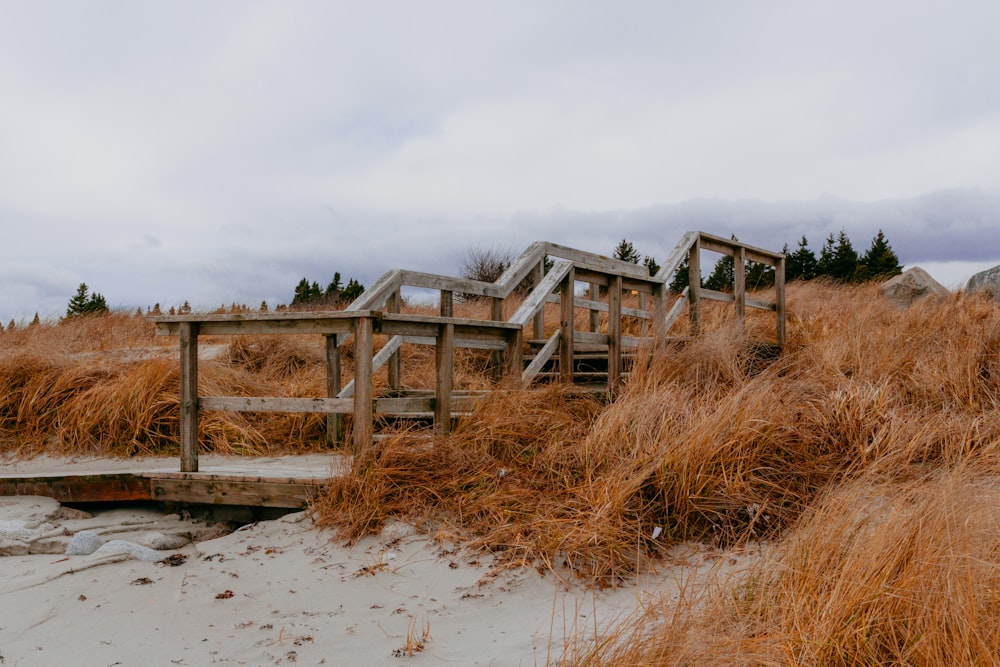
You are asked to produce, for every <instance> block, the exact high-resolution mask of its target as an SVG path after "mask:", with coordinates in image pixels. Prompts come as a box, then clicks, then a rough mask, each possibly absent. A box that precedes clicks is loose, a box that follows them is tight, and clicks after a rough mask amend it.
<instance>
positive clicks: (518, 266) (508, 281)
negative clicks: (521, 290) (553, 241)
mask: <svg viewBox="0 0 1000 667" xmlns="http://www.w3.org/2000/svg"><path fill="white" fill-rule="evenodd" d="M547 245H548V244H546V243H542V242H538V241H536V242H535V243H532V244H531V245H530V246H528V247H527V248H525V250H524V252H522V253H521V255H520V256H519V257H518V258H517V259H516V260H514V261H513V262H512V263H511V265H510V266H508V267H507V270H506V271H504V272H503V275H501V276H500V278H499V279H498V280H497V281H496V285H497V287H499V288H500V291H499V293H498V294H496V295H493V296H504V297H506V296H509V295H510V293H511V292H512V291H513V290H514V289H515V288H516V287H517V286H518V285H520V284H521V283H522V282H523V281H524V279H525V278H527V277H528V276H529V275H533V276H535V278H536V279H535V281H534V286H535V287H537V286H538V285H539V284H540V283H541V278H542V276H541V275H539V274H538V267H539V265H541V266H543V270H542V273H544V272H545V271H544V262H545V253H546V246H547Z"/></svg>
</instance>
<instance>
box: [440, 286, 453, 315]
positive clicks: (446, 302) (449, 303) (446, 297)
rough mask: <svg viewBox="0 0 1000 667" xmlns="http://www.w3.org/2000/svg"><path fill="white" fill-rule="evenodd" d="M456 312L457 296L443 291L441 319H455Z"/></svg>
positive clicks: (448, 291)
mask: <svg viewBox="0 0 1000 667" xmlns="http://www.w3.org/2000/svg"><path fill="white" fill-rule="evenodd" d="M454 312H455V295H454V293H453V292H451V291H450V290H445V289H443V290H441V317H453V315H452V313H454Z"/></svg>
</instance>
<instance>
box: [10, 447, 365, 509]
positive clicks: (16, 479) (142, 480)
mask: <svg viewBox="0 0 1000 667" xmlns="http://www.w3.org/2000/svg"><path fill="white" fill-rule="evenodd" d="M350 465H351V457H349V456H342V455H335V454H325V455H316V454H312V455H303V456H283V457H277V458H245V459H240V458H223V457H207V461H206V463H205V464H204V465H203V466H202V467H201V470H199V471H198V472H179V471H178V470H177V467H176V463H175V462H174V461H173V460H172V459H144V460H138V461H136V460H128V459H124V460H120V459H114V460H107V461H100V462H95V461H91V462H88V464H86V465H81V464H79V463H74V462H73V461H56V460H52V459H49V460H46V461H45V462H44V464H42V465H40V466H39V465H37V464H36V465H33V464H32V462H30V461H29V462H27V463H22V464H20V465H10V466H6V468H12V469H8V470H5V472H3V473H0V496H27V495H32V496H47V497H50V498H55V499H56V500H58V501H59V502H65V503H88V502H123V501H158V502H178V503H199V504H215V505H249V506H259V507H286V508H302V507H305V506H306V504H307V503H308V502H309V500H311V499H312V498H314V497H315V496H316V494H318V493H319V492H320V491H321V490H322V488H323V486H324V485H326V484H327V483H328V482H329V481H330V479H332V478H333V477H336V476H338V475H341V474H343V473H344V472H345V471H347V470H348V469H349V468H350Z"/></svg>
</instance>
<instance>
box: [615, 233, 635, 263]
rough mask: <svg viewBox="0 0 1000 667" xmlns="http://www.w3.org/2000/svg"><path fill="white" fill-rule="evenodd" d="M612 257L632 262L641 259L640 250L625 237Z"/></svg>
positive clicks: (616, 247)
mask: <svg viewBox="0 0 1000 667" xmlns="http://www.w3.org/2000/svg"><path fill="white" fill-rule="evenodd" d="M612 257H614V258H615V259H620V260H622V261H623V262H629V263H631V264H638V263H639V260H640V259H641V257H640V255H639V251H637V250H636V249H635V246H634V245H632V243H631V242H629V241H626V240H625V239H622V240H621V242H619V243H618V245H617V246H615V252H614V254H613V255H612Z"/></svg>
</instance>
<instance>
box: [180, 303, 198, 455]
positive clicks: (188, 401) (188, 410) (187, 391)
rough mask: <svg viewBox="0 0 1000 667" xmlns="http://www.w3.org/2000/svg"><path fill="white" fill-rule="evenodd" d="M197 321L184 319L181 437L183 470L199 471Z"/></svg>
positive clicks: (181, 375)
mask: <svg viewBox="0 0 1000 667" xmlns="http://www.w3.org/2000/svg"><path fill="white" fill-rule="evenodd" d="M200 327H201V325H200V324H199V323H198V322H181V323H180V324H179V333H180V351H181V368H180V385H181V387H180V410H181V416H180V440H181V443H180V445H181V452H180V462H181V470H182V471H184V472H197V470H198V332H199V328H200Z"/></svg>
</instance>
